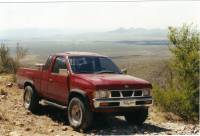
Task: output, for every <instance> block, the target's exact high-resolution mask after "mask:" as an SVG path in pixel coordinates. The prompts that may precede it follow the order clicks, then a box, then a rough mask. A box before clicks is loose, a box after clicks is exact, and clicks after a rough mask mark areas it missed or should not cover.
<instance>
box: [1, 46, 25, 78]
mask: <svg viewBox="0 0 200 136" xmlns="http://www.w3.org/2000/svg"><path fill="white" fill-rule="evenodd" d="M27 52H28V51H27V49H24V48H22V47H20V46H19V44H17V47H16V56H15V57H11V55H10V50H9V48H8V47H6V46H5V44H4V43H1V46H0V73H13V74H15V73H16V72H17V69H18V68H19V67H20V60H21V59H22V58H24V57H25V56H26V54H27Z"/></svg>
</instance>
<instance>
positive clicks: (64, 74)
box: [59, 69, 69, 77]
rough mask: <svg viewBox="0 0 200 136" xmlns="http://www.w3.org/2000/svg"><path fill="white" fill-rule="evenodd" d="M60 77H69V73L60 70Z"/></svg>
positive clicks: (65, 70)
mask: <svg viewBox="0 0 200 136" xmlns="http://www.w3.org/2000/svg"><path fill="white" fill-rule="evenodd" d="M59 75H62V76H67V77H68V76H69V71H68V70H67V69H59Z"/></svg>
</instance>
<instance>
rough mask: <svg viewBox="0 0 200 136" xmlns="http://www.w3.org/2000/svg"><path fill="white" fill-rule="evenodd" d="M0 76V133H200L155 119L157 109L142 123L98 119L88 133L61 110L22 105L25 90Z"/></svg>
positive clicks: (39, 135) (21, 135)
mask: <svg viewBox="0 0 200 136" xmlns="http://www.w3.org/2000/svg"><path fill="white" fill-rule="evenodd" d="M0 78H1V79H0V136H4V135H10V136H27V135H35V136H43V135H44V136H46V135H48V136H49V135H52V136H55V135H57V136H62V135H67V136H71V135H135V134H146V135H149V134H150V135H158V134H200V132H199V130H200V127H199V125H193V124H184V123H182V122H169V121H160V120H156V118H155V116H159V115H157V113H154V112H150V116H149V118H148V120H147V121H146V122H145V123H144V125H142V126H130V125H129V124H128V123H127V122H126V121H125V120H124V118H123V117H115V118H114V117H107V118H103V119H98V120H95V122H94V126H93V129H92V130H90V131H88V132H86V133H84V132H76V131H74V130H73V129H72V128H71V127H70V126H69V124H68V121H67V118H66V113H65V112H64V111H62V110H59V109H56V108H54V107H51V106H42V108H41V109H40V111H39V112H38V113H36V114H32V113H30V112H29V111H26V110H25V109H24V108H23V106H22V93H23V91H22V90H19V89H17V87H16V85H14V86H13V87H11V88H8V87H6V84H7V81H8V79H7V78H9V77H3V76H1V77H0Z"/></svg>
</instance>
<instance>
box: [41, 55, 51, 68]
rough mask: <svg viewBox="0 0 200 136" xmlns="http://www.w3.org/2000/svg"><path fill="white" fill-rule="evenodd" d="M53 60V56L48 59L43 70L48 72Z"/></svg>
mask: <svg viewBox="0 0 200 136" xmlns="http://www.w3.org/2000/svg"><path fill="white" fill-rule="evenodd" d="M51 59H52V56H49V58H48V59H47V61H46V63H45V65H44V68H43V70H47V69H48V68H49V66H50V65H51Z"/></svg>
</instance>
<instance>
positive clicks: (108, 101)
mask: <svg viewBox="0 0 200 136" xmlns="http://www.w3.org/2000/svg"><path fill="white" fill-rule="evenodd" d="M93 104H94V108H96V109H102V108H105V109H106V108H133V107H149V106H151V105H152V104H153V99H152V97H151V96H146V97H144V96H143V97H131V98H102V99H93Z"/></svg>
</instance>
